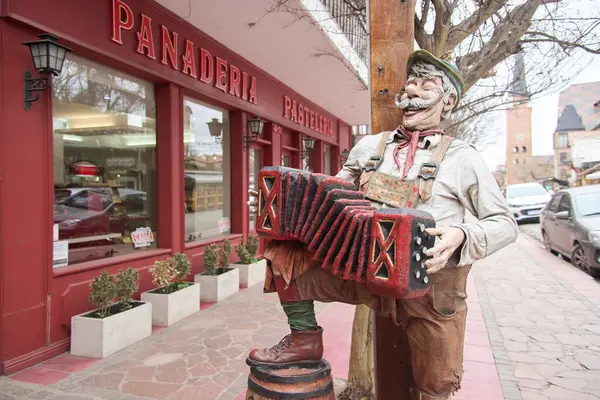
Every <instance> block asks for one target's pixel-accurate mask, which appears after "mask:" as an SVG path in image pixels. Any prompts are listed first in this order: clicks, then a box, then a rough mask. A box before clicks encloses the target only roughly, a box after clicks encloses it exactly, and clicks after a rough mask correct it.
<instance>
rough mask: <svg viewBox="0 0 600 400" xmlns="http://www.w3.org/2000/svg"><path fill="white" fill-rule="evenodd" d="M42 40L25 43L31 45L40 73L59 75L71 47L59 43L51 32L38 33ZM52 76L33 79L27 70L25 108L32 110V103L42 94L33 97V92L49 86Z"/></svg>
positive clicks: (30, 49)
mask: <svg viewBox="0 0 600 400" xmlns="http://www.w3.org/2000/svg"><path fill="white" fill-rule="evenodd" d="M38 37H39V38H40V40H35V41H33V42H25V43H23V44H24V45H25V46H27V47H29V51H30V52H31V58H32V59H33V64H34V65H35V69H36V70H37V71H38V72H39V73H40V74H51V75H50V77H51V76H52V75H57V76H58V75H59V74H60V72H61V71H62V68H63V64H64V62H65V58H66V57H67V53H68V52H70V51H72V50H71V49H70V48H68V47H66V46H63V45H62V44H59V43H58V38H57V37H56V36H53V35H50V34H47V33H45V34H43V35H38ZM50 77H44V78H39V79H33V78H32V75H31V72H29V71H28V70H25V110H27V111H29V110H31V103H33V102H34V101H37V100H39V98H40V95H39V94H36V96H35V97H33V92H41V91H44V90H46V89H48V87H49V83H50V81H49V79H50Z"/></svg>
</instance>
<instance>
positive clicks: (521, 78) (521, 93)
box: [504, 54, 553, 185]
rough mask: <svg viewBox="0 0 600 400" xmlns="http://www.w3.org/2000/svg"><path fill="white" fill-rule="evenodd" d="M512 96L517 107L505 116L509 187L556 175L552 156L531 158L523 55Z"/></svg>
mask: <svg viewBox="0 0 600 400" xmlns="http://www.w3.org/2000/svg"><path fill="white" fill-rule="evenodd" d="M513 76H514V82H515V83H514V85H513V92H514V93H515V94H514V97H515V101H517V104H516V105H515V106H513V107H511V108H510V109H509V110H507V112H506V125H507V127H506V168H505V180H504V183H505V184H506V185H511V184H516V183H527V182H534V181H538V180H541V179H544V178H547V177H551V176H552V175H553V170H552V156H534V155H532V149H533V143H532V127H531V126H532V124H531V112H532V110H531V107H530V106H529V104H528V100H529V93H528V90H527V82H526V79H525V66H524V60H523V56H522V54H520V55H519V56H518V57H517V59H516V62H515V66H514V70H513Z"/></svg>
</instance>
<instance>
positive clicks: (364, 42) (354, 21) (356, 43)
mask: <svg viewBox="0 0 600 400" xmlns="http://www.w3.org/2000/svg"><path fill="white" fill-rule="evenodd" d="M321 3H323V5H324V6H325V7H327V10H328V11H329V13H330V14H331V17H332V18H333V19H334V20H335V22H336V23H337V24H338V26H339V27H340V29H341V30H342V31H343V32H344V34H345V35H346V37H347V38H348V40H349V41H350V43H351V45H352V48H354V50H355V51H356V52H357V53H358V55H359V56H360V58H361V59H362V61H364V62H365V63H367V58H368V54H369V34H368V32H367V23H366V15H367V13H366V1H365V0H321Z"/></svg>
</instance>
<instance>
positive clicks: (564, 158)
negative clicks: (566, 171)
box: [560, 151, 569, 164]
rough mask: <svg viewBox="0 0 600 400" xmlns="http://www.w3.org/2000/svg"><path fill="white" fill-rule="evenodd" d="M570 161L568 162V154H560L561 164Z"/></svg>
mask: <svg viewBox="0 0 600 400" xmlns="http://www.w3.org/2000/svg"><path fill="white" fill-rule="evenodd" d="M568 161H569V160H568V156H567V153H566V152H564V151H563V152H561V153H560V162H561V164H566V163H567V162H568Z"/></svg>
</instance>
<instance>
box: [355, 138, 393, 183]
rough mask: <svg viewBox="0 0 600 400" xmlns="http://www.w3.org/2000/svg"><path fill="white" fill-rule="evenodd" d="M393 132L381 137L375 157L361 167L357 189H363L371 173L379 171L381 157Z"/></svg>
mask: <svg viewBox="0 0 600 400" xmlns="http://www.w3.org/2000/svg"><path fill="white" fill-rule="evenodd" d="M392 133H393V132H385V135H381V138H380V140H379V143H377V149H376V155H374V156H371V158H369V159H368V160H367V162H366V163H365V166H364V167H363V172H362V173H361V174H360V186H359V189H362V188H364V187H365V186H366V185H367V184H368V183H369V180H370V179H371V176H373V173H374V172H375V171H377V169H379V166H380V165H381V163H382V162H383V156H384V154H385V149H386V147H387V141H388V138H389V137H390V135H391V134H392Z"/></svg>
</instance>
